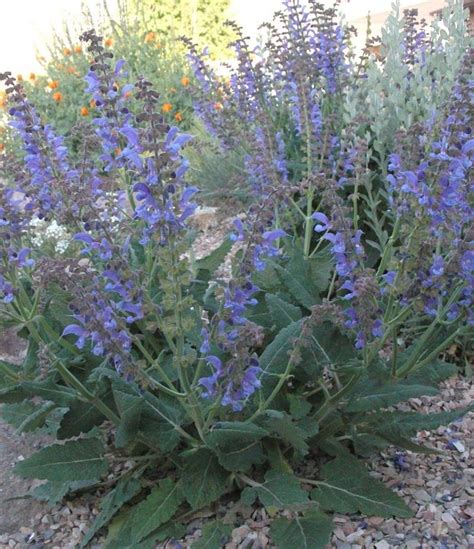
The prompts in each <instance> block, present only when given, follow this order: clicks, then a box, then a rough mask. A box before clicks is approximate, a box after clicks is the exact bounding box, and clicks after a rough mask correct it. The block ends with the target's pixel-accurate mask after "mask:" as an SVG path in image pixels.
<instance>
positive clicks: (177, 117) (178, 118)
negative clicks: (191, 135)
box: [174, 112, 183, 122]
mask: <svg viewBox="0 0 474 549" xmlns="http://www.w3.org/2000/svg"><path fill="white" fill-rule="evenodd" d="M174 119H175V120H176V122H181V121H182V120H183V115H182V114H181V113H180V112H177V113H176V114H175V115H174Z"/></svg>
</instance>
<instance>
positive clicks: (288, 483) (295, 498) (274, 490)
mask: <svg viewBox="0 0 474 549" xmlns="http://www.w3.org/2000/svg"><path fill="white" fill-rule="evenodd" d="M256 498H258V499H259V500H260V501H261V503H262V504H263V505H264V506H265V507H276V508H278V509H285V508H286V507H290V506H292V505H305V504H307V503H308V493H307V492H305V491H304V490H303V489H302V488H301V485H300V482H299V480H298V479H297V478H296V477H294V476H293V475H291V474H288V473H282V472H280V471H272V470H270V471H268V472H267V473H266V475H265V481H264V482H261V483H259V482H255V486H253V485H252V486H247V487H246V488H245V489H244V490H243V492H242V496H241V501H242V502H243V503H244V504H245V505H252V504H253V502H254V501H255V499H256Z"/></svg>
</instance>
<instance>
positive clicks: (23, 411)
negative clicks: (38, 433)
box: [1, 400, 44, 431]
mask: <svg viewBox="0 0 474 549" xmlns="http://www.w3.org/2000/svg"><path fill="white" fill-rule="evenodd" d="M37 409H38V406H37V405H36V404H34V403H33V402H31V401H30V400H25V401H24V402H17V403H13V404H4V405H3V406H2V409H1V413H2V418H3V419H4V420H5V421H6V422H7V423H9V424H10V425H12V426H13V427H15V428H16V429H18V428H19V427H20V425H22V423H24V422H25V421H27V420H28V418H30V417H31V416H33V415H34V414H35V412H36V411H37ZM43 423H44V418H42V421H40V422H39V423H38V424H37V425H36V426H35V427H32V428H31V429H30V430H31V431H33V430H34V429H35V428H36V427H40V426H41V425H42V424H43Z"/></svg>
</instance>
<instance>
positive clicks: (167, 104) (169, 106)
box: [161, 103, 173, 112]
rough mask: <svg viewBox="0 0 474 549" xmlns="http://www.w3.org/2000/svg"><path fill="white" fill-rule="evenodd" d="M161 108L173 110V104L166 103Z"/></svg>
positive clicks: (165, 110) (166, 110)
mask: <svg viewBox="0 0 474 549" xmlns="http://www.w3.org/2000/svg"><path fill="white" fill-rule="evenodd" d="M161 110H162V111H163V112H170V111H171V110H173V105H172V104H171V103H165V104H164V105H163V106H162V107H161Z"/></svg>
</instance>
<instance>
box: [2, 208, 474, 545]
mask: <svg viewBox="0 0 474 549" xmlns="http://www.w3.org/2000/svg"><path fill="white" fill-rule="evenodd" d="M197 226H198V228H199V229H201V230H202V231H203V232H202V233H201V234H200V235H199V236H198V239H197V241H196V243H195V250H196V256H197V257H200V256H202V255H204V254H205V252H206V250H209V249H212V248H213V247H214V246H215V245H217V244H218V243H219V242H220V241H221V240H222V238H223V235H224V234H226V233H227V232H228V231H229V228H230V226H231V223H230V222H229V221H228V219H225V218H224V219H222V218H221V219H217V220H216V218H214V217H213V216H212V215H211V216H210V217H209V218H206V216H205V215H203V217H202V219H201V224H199V223H198V224H197ZM2 339H3V341H2ZM18 348H20V347H18V345H17V344H15V341H14V338H12V337H11V336H10V335H8V336H7V337H3V338H2V337H1V336H0V351H2V352H3V356H2V353H1V352H0V357H2V358H7V357H8V358H11V357H12V355H13V358H18V353H17V352H15V351H16V349H18ZM15 354H16V355H17V356H16V357H15ZM473 397H474V386H473V384H472V382H471V381H470V380H467V379H466V378H464V377H454V378H452V379H450V380H447V381H446V382H444V383H443V384H442V385H441V391H440V393H439V394H438V395H437V396H435V397H426V398H418V399H412V400H410V401H409V402H408V403H406V404H403V405H402V406H400V407H399V408H401V409H404V410H416V411H419V412H425V413H428V412H438V411H445V410H451V409H453V408H458V407H463V406H466V405H468V404H470V403H472V402H473ZM473 432H474V413H470V414H468V415H466V416H465V417H464V418H462V419H461V420H459V421H457V422H455V423H453V424H451V425H450V426H448V427H440V428H439V429H437V430H436V431H431V432H429V431H421V432H420V433H418V435H417V437H416V442H419V443H423V444H426V445H429V446H431V447H434V448H437V449H439V450H441V451H442V454H440V455H421V454H413V453H411V452H404V453H403V454H402V456H403V459H400V452H397V451H396V450H395V449H390V450H389V451H387V452H384V453H381V454H378V455H376V456H374V457H373V459H372V460H371V469H372V474H373V475H374V477H376V478H379V479H381V480H382V481H383V482H384V484H385V485H388V486H390V487H391V488H392V489H393V490H395V491H396V492H397V493H398V494H399V495H400V496H402V497H403V498H404V499H405V501H406V502H407V503H408V505H409V506H410V507H411V508H412V509H413V510H414V511H415V513H416V514H415V517H414V518H411V519H389V520H386V519H381V518H377V517H371V518H367V517H363V516H360V515H357V516H356V515H354V516H341V515H336V516H335V517H334V525H335V531H334V535H333V537H332V541H331V543H330V544H329V545H328V548H336V549H361V548H375V549H390V548H391V547H399V548H401V549H404V548H407V549H432V548H433V549H434V548H436V549H461V548H469V549H471V548H472V549H474V530H473V528H474V498H473V496H474V462H473V460H472V457H473V452H474V440H473ZM45 443H47V440H46V439H45V438H44V437H43V438H42V437H36V436H32V435H30V434H28V435H18V434H15V433H14V429H12V428H11V427H10V426H8V425H6V424H5V423H3V422H2V421H0V547H2V548H3V547H16V548H23V547H25V548H31V547H34V548H36V549H41V548H43V547H51V548H55V549H72V548H75V547H77V546H78V544H79V543H80V540H81V539H82V537H83V535H84V532H86V531H87V529H88V527H89V525H90V524H91V522H92V521H93V520H94V517H95V516H96V515H97V514H98V512H99V511H98V507H97V506H98V504H99V498H98V496H97V495H94V494H87V495H83V496H81V497H77V498H75V499H72V500H70V501H67V502H65V501H63V502H62V504H61V505H57V506H55V507H53V508H50V507H48V506H47V505H46V504H43V503H39V502H35V501H33V500H31V499H26V500H24V499H13V500H12V499H11V498H13V497H15V496H20V495H22V494H25V493H26V491H27V490H28V489H29V488H30V487H31V484H30V483H28V482H27V481H24V480H21V479H18V478H17V477H15V476H14V475H13V474H12V468H13V466H14V464H15V463H16V462H17V461H18V460H21V459H24V458H25V457H27V456H28V455H30V454H31V453H33V452H34V451H35V450H36V449H38V448H40V447H41V446H43V445H44V444H45ZM400 463H402V464H403V465H402V467H400V466H398V465H396V464H400ZM307 467H308V469H311V462H309V463H308V464H307ZM283 514H285V513H283ZM216 515H217V517H218V518H221V519H222V520H224V522H227V523H229V524H232V525H234V526H235V528H234V530H233V532H232V540H231V541H230V542H229V543H227V544H226V545H225V549H244V548H249V549H266V548H272V547H274V546H273V545H272V542H271V539H270V536H269V529H270V524H271V520H272V518H271V517H269V516H268V514H267V513H266V512H265V509H260V508H258V509H253V510H247V509H244V508H242V507H241V506H240V505H239V504H238V502H233V501H229V502H226V503H223V504H221V505H220V506H219V507H218V509H217V510H216V509H212V510H209V511H208V512H206V511H204V512H201V513H200V514H199V515H197V516H196V518H195V519H194V520H193V521H192V522H190V523H189V524H188V535H187V536H186V538H185V539H184V540H179V542H175V541H173V542H168V544H166V545H158V546H157V547H160V548H167V549H172V548H173V549H177V548H178V547H181V548H183V549H184V548H187V547H189V546H190V544H191V543H192V541H193V540H196V539H198V538H199V536H200V533H201V527H202V525H203V524H204V523H205V521H206V519H208V518H211V519H212V518H215V516H216ZM102 541H103V539H101V538H99V539H98V540H97V542H96V543H95V544H93V545H92V546H91V547H92V548H93V549H99V548H100V547H101V546H102V544H101V542H102ZM295 549H298V548H295Z"/></svg>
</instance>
